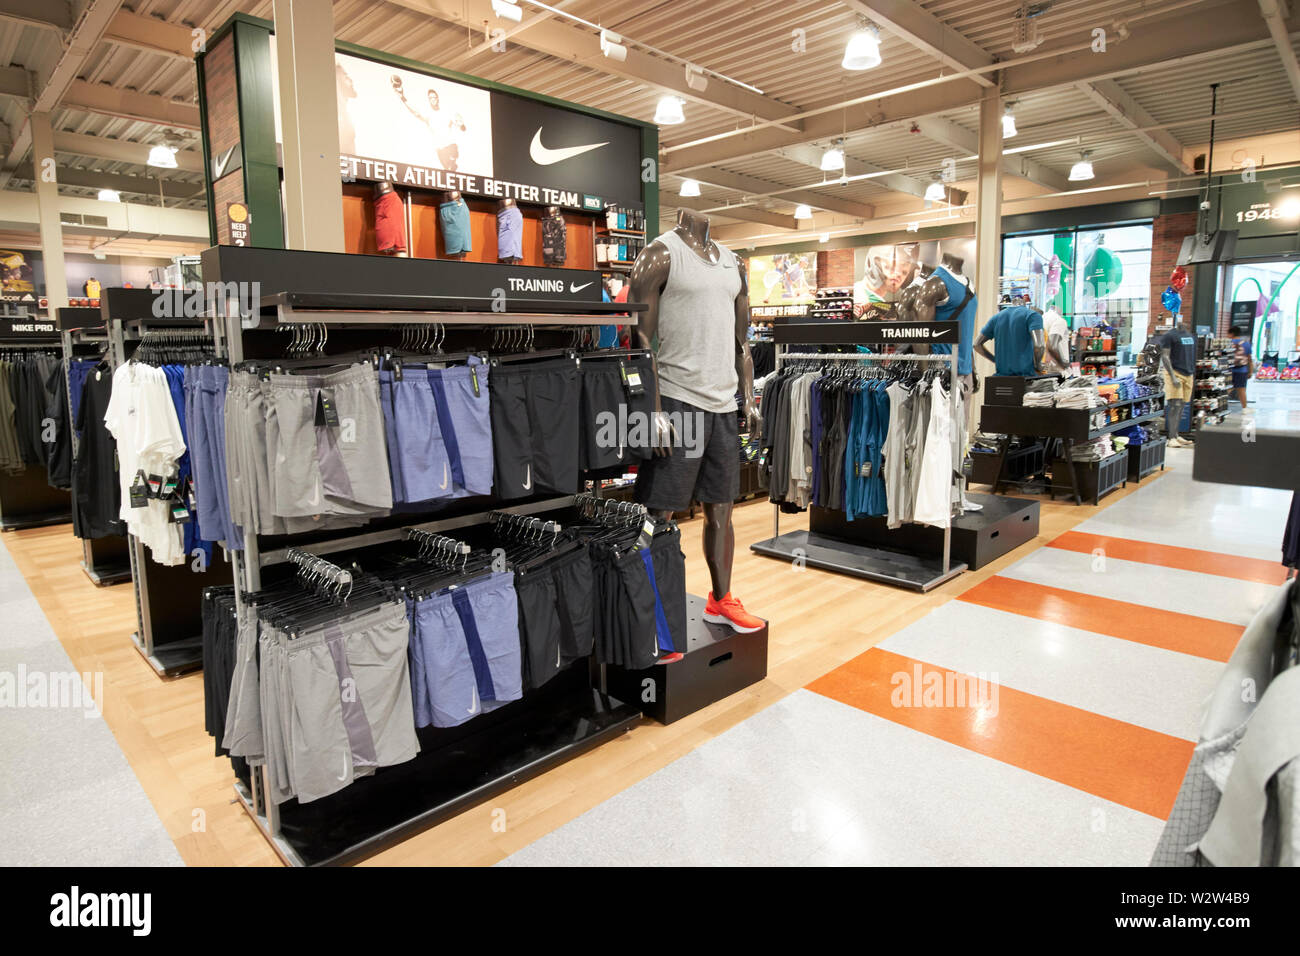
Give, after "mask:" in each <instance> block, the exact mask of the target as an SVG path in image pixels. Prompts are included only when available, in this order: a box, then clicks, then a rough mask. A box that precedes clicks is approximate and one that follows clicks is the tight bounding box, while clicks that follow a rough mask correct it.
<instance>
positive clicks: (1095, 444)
mask: <svg viewBox="0 0 1300 956" xmlns="http://www.w3.org/2000/svg"><path fill="white" fill-rule="evenodd" d="M1113 454H1115V445H1114V443H1113V442H1112V441H1111V440H1110V436H1109V435H1102V436H1101V437H1100V438H1094V439H1092V441H1087V442H1081V443H1080V444H1078V445H1075V446H1074V448H1073V449H1072V451H1071V453H1070V457H1071V458H1073V459H1074V460H1075V461H1101V460H1102V459H1103V458H1109V457H1110V456H1111V455H1113Z"/></svg>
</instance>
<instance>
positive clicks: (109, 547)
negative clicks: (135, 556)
mask: <svg viewBox="0 0 1300 956" xmlns="http://www.w3.org/2000/svg"><path fill="white" fill-rule="evenodd" d="M128 547H129V544H128V542H127V539H126V536H125V535H120V534H111V535H107V536H106V537H103V538H85V539H83V540H82V542H81V553H82V558H81V569H82V570H83V571H85V572H86V577H88V578H90V580H91V581H93V582H94V583H95V585H96V586H98V587H101V588H102V587H108V586H109V585H110V584H121V583H122V582H123V581H130V580H131V555H130V554H129V553H128V551H127V549H128Z"/></svg>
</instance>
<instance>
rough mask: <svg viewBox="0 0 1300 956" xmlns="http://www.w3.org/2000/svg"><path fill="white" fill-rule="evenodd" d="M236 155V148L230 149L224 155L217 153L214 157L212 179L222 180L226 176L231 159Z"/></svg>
mask: <svg viewBox="0 0 1300 956" xmlns="http://www.w3.org/2000/svg"><path fill="white" fill-rule="evenodd" d="M233 155H235V147H233V146H232V147H230V149H228V150H226V151H225V152H224V153H217V154H216V155H215V156H213V157H212V179H213V180H214V181H216V180H218V179H220V178H221V177H222V176H224V175H225V174H226V166H227V165H228V164H229V163H230V157H231V156H233Z"/></svg>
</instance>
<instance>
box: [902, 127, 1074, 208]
mask: <svg viewBox="0 0 1300 956" xmlns="http://www.w3.org/2000/svg"><path fill="white" fill-rule="evenodd" d="M915 122H916V125H917V128H918V129H920V131H921V135H922V136H924V137H925V138H926V139H928V140H931V141H932V142H935V143H939V144H940V145H942V146H947V147H948V148H950V149H952V150H955V151H956V152H958V153H960V154H961V156H970V155H976V156H978V155H979V139H980V138H979V134H978V133H975V132H973V131H972V130H968V129H966V127H964V126H961V125H958V124H957V123H954V122H952V121H951V120H947V119H944V118H943V117H942V116H926V117H922V118H921V119H918V120H916V121H915ZM953 158H954V159H958V158H960V157H957V156H954V157H953ZM1001 165H1002V171H1003V172H1005V173H1010V174H1011V175H1012V176H1019V177H1021V178H1022V179H1027V180H1029V181H1030V182H1031V183H1036V184H1038V185H1039V186H1046V187H1047V188H1048V189H1050V190H1052V191H1053V192H1062V191H1063V190H1066V189H1069V188H1070V185H1069V181H1068V180H1067V179H1066V178H1065V177H1064V176H1062V175H1061V174H1060V173H1058V172H1057V171H1056V170H1054V169H1049V168H1048V167H1046V166H1044V165H1043V164H1042V163H1038V162H1035V161H1034V160H1032V159H1030V158H1028V157H1027V156H1025V155H1024V154H1022V153H1013V154H1012V155H1010V156H1003V157H1002V164H1001Z"/></svg>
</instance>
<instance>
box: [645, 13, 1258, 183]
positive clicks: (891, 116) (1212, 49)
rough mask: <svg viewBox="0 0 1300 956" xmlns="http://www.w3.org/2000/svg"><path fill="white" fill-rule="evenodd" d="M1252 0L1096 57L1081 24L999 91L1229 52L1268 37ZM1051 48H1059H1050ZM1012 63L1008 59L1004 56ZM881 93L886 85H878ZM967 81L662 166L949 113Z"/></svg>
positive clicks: (1175, 19) (716, 144)
mask: <svg viewBox="0 0 1300 956" xmlns="http://www.w3.org/2000/svg"><path fill="white" fill-rule="evenodd" d="M1256 3H1257V0H1230V2H1227V3H1218V4H1209V5H1207V6H1206V7H1197V8H1191V9H1187V10H1180V11H1179V12H1178V13H1177V14H1176V15H1175V16H1172V17H1159V18H1150V19H1146V20H1141V21H1136V22H1134V23H1133V25H1132V26H1131V27H1130V29H1129V37H1128V38H1127V39H1125V40H1122V41H1121V40H1119V39H1118V38H1112V40H1111V42H1110V45H1109V47H1108V48H1107V52H1106V54H1105V55H1104V56H1102V55H1098V54H1096V53H1093V52H1091V49H1090V47H1089V45H1088V37H1089V36H1090V34H1089V33H1088V32H1087V30H1086V29H1085V26H1084V25H1080V26H1079V27H1078V32H1074V33H1071V34H1069V35H1068V36H1067V37H1065V38H1064V39H1063V40H1062V41H1061V42H1060V43H1059V44H1055V45H1054V46H1052V47H1048V48H1046V49H1039V50H1037V51H1035V53H1034V54H1033V55H1032V56H1033V59H1031V60H1029V61H1027V62H1022V63H1019V64H1015V65H1011V66H1008V67H1005V68H1003V69H1002V70H1001V74H1002V93H1003V96H1004V97H1007V98H1014V97H1015V96H1017V95H1019V94H1024V93H1028V92H1031V91H1039V90H1045V89H1051V88H1054V87H1058V86H1064V85H1068V84H1073V83H1079V82H1092V81H1095V80H1100V79H1107V78H1110V77H1114V76H1121V75H1125V74H1129V73H1135V72H1139V71H1142V70H1149V69H1153V68H1158V69H1167V68H1170V67H1175V66H1180V65H1184V64H1187V63H1192V62H1196V61H1199V60H1204V59H1207V58H1212V57H1223V56H1226V55H1236V54H1239V53H1244V52H1246V51H1248V50H1252V49H1256V48H1258V47H1260V46H1262V45H1265V44H1269V43H1271V42H1272V41H1271V38H1270V37H1269V34H1268V29H1267V27H1266V26H1265V25H1264V24H1263V23H1262V22H1261V21H1260V18H1259V15H1258V10H1257V7H1256V5H1255V4H1256ZM1055 51H1059V52H1055ZM1009 62H1011V63H1013V64H1014V63H1015V61H1014V60H1013V61H1009ZM881 92H882V93H888V91H881ZM976 102H977V99H976V98H975V97H974V96H973V95H972V93H971V87H970V86H969V85H967V84H964V83H959V82H956V81H952V82H932V83H930V84H929V85H925V86H919V87H914V88H911V89H905V90H904V91H903V92H899V93H895V94H892V95H886V96H883V97H881V98H878V99H870V100H866V101H865V102H864V103H862V104H859V105H856V106H853V107H851V108H849V113H848V115H849V116H850V117H856V120H855V119H850V122H849V128H848V129H847V130H845V127H844V121H843V116H844V111H843V110H842V109H840V105H841V104H838V103H836V104H827V106H824V107H819V108H818V109H819V110H820V112H818V113H817V114H815V115H804V116H800V115H798V114H793V115H792V116H791V118H794V119H802V120H803V124H804V127H803V130H802V131H801V132H799V133H790V132H787V131H785V130H780V129H776V128H774V127H771V126H767V127H758V128H756V129H752V130H746V131H744V132H738V133H734V134H727V135H725V136H720V137H719V138H715V139H713V140H712V141H709V142H702V143H698V144H695V145H685V144H682V145H678V146H677V147H676V148H672V147H673V144H672V143H669V144H668V145H669V147H670V148H669V150H668V152H667V155H666V156H665V158H664V162H663V171H664V172H666V173H677V174H681V173H684V172H687V171H689V170H691V169H698V168H699V167H701V166H717V165H724V164H726V163H728V162H731V161H734V160H736V159H740V158H744V157H747V156H756V155H761V154H763V153H768V152H772V151H774V150H779V149H782V148H785V147H790V146H796V145H799V144H802V143H810V142H815V141H817V140H828V139H832V138H834V137H837V136H841V135H844V134H845V133H846V132H847V133H848V134H852V133H855V132H863V131H867V130H871V129H874V128H876V127H878V126H882V125H885V124H887V123H893V122H898V121H901V120H910V119H915V118H917V117H922V116H932V115H935V114H942V113H950V112H954V111H956V110H959V109H962V108H964V107H969V106H973V105H975V104H976Z"/></svg>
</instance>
